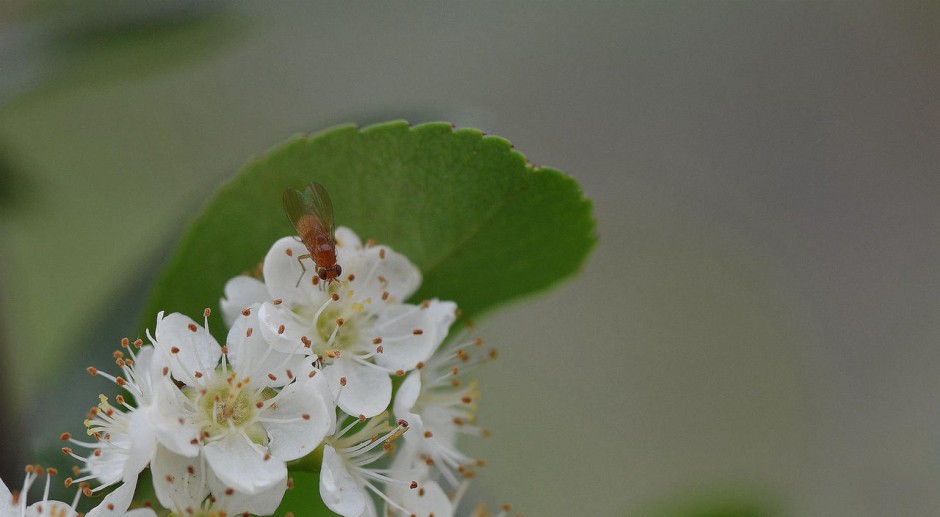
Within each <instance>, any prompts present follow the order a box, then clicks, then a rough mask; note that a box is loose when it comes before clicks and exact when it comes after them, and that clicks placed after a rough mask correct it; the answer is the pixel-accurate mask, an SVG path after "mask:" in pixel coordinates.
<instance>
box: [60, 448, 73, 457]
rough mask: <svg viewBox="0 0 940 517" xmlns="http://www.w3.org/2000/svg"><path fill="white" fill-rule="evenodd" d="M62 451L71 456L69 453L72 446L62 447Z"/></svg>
mask: <svg viewBox="0 0 940 517" xmlns="http://www.w3.org/2000/svg"><path fill="white" fill-rule="evenodd" d="M62 452H63V453H64V454H68V455H69V456H71V455H72V448H71V447H62Z"/></svg>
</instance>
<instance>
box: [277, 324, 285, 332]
mask: <svg viewBox="0 0 940 517" xmlns="http://www.w3.org/2000/svg"><path fill="white" fill-rule="evenodd" d="M277 333H278V334H283V333H284V325H281V326H279V327H278V328H277Z"/></svg>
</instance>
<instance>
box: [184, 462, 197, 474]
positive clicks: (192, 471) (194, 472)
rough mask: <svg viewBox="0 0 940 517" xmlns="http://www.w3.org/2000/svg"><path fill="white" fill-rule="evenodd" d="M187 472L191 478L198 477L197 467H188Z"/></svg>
mask: <svg viewBox="0 0 940 517" xmlns="http://www.w3.org/2000/svg"><path fill="white" fill-rule="evenodd" d="M186 472H188V473H189V475H190V476H194V475H196V467H193V466H192V465H188V466H187V467H186Z"/></svg>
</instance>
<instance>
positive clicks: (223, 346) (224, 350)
mask: <svg viewBox="0 0 940 517" xmlns="http://www.w3.org/2000/svg"><path fill="white" fill-rule="evenodd" d="M222 355H228V345H222Z"/></svg>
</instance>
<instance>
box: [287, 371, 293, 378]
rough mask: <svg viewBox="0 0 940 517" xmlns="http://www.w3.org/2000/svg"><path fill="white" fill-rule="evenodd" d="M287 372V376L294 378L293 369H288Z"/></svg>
mask: <svg viewBox="0 0 940 517" xmlns="http://www.w3.org/2000/svg"><path fill="white" fill-rule="evenodd" d="M286 373H287V378H288V379H293V378H294V372H292V371H290V370H287V371H286Z"/></svg>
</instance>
